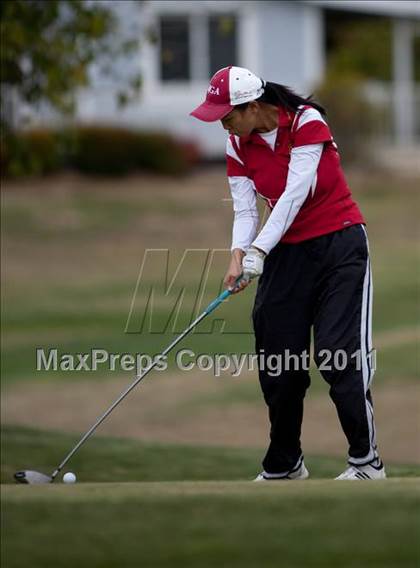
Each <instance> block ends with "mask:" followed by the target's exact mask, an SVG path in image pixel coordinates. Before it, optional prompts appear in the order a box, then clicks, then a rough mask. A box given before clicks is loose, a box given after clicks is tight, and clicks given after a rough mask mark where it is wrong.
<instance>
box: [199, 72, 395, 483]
mask: <svg viewBox="0 0 420 568" xmlns="http://www.w3.org/2000/svg"><path fill="white" fill-rule="evenodd" d="M191 114H192V115H193V116H194V117H196V118H198V119H200V120H203V121H205V122H214V121H217V120H220V121H221V123H222V125H223V128H225V129H226V130H227V131H228V132H229V137H228V140H227V151H226V154H227V175H228V179H229V185H230V190H231V193H232V198H233V209H234V223H233V231H232V232H233V236H232V259H231V262H230V265H229V268H228V270H227V274H226V277H225V285H226V287H230V288H234V291H235V293H236V292H239V291H241V290H243V289H244V288H245V287H246V286H247V285H248V284H249V282H250V280H251V279H252V278H255V277H258V276H259V277H260V278H259V282H258V289H257V294H256V298H255V305H254V310H253V324H254V331H255V338H256V352H257V354H260V357H259V361H260V363H259V378H260V383H261V388H262V391H263V393H264V398H265V401H266V403H267V405H268V410H269V418H270V423H271V430H270V444H269V447H268V450H267V453H266V455H265V457H264V460H263V463H262V465H263V468H264V469H263V471H262V473H260V474H259V475H258V477H257V478H256V481H266V480H281V479H306V478H307V477H308V475H309V473H308V470H307V469H306V467H305V464H304V461H303V454H302V449H301V444H300V435H301V425H302V417H303V399H304V396H305V392H306V389H307V388H308V387H309V384H310V378H309V372H308V357H309V348H310V333H311V327H313V333H314V358H315V362H316V364H317V365H318V368H319V370H320V372H321V373H322V376H323V377H324V379H325V380H326V381H327V382H328V384H329V385H330V391H329V392H330V396H331V398H332V400H333V401H334V404H335V406H336V408H337V413H338V417H339V420H340V423H341V426H342V428H343V431H344V434H345V435H346V438H347V440H348V443H349V452H348V467H347V469H346V470H345V471H344V472H343V473H342V474H341V475H339V476H338V477H337V478H336V479H351V480H357V479H383V478H385V477H386V476H385V468H384V466H383V463H382V461H381V460H380V458H379V455H378V450H377V445H376V439H375V425H374V419H373V406H372V397H371V393H370V383H371V380H372V377H373V373H374V368H373V362H374V361H373V358H372V337H371V326H372V315H371V314H372V280H371V270H370V261H369V248H368V241H367V234H366V230H365V226H364V219H363V217H362V214H361V213H360V210H359V208H358V206H357V204H356V203H355V202H354V200H353V199H352V196H351V193H350V190H349V188H348V186H347V183H346V180H345V178H344V175H343V172H342V169H341V166H340V158H339V154H338V151H337V146H336V144H335V143H334V140H333V138H332V135H331V132H330V130H329V128H328V125H327V123H326V121H325V114H326V113H325V110H324V109H323V108H322V107H321V106H320V105H319V104H317V103H315V102H314V101H313V100H312V98H311V97H309V98H307V99H305V98H302V97H300V96H299V95H297V94H295V93H294V92H293V91H291V90H290V89H289V88H287V87H285V86H283V85H279V84H277V83H270V82H265V81H263V80H262V79H260V78H258V77H256V76H255V75H254V74H253V73H252V72H251V71H249V70H248V69H244V68H241V67H232V66H231V67H226V68H224V69H221V70H220V71H218V72H217V73H216V74H215V75H214V76H213V77H212V79H211V82H210V86H209V88H208V91H207V96H206V100H205V101H204V102H203V103H202V104H201V105H200V106H198V107H197V108H196V109H195V110H194V111H193V112H192V113H191ZM257 195H259V196H260V197H262V198H263V199H264V200H265V201H266V203H267V205H268V207H269V209H270V210H271V212H270V215H269V217H268V219H267V221H266V222H265V224H264V226H263V228H262V229H261V230H260V232H259V234H258V235H257V229H258V224H259V218H258V211H257V206H256V198H257ZM241 275H242V278H241V280H240V281H239V284H235V282H236V281H237V279H238V277H240V276H241ZM274 363H276V364H274ZM325 436H326V437H328V432H325Z"/></svg>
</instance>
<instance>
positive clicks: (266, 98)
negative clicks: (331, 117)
mask: <svg viewBox="0 0 420 568" xmlns="http://www.w3.org/2000/svg"><path fill="white" fill-rule="evenodd" d="M312 97H313V95H310V96H309V97H306V98H305V97H302V96H300V95H298V94H297V93H295V92H294V91H293V90H292V89H290V88H289V87H286V85H279V84H278V83H270V82H269V81H267V82H266V83H265V84H264V92H263V94H262V95H261V96H260V97H259V98H258V99H256V101H257V102H260V103H267V104H270V105H275V106H283V107H285V108H287V109H289V110H291V111H293V112H296V111H297V110H298V107H299V106H300V105H309V106H311V107H313V108H315V109H316V110H317V111H319V112H320V113H321V114H322V115H323V116H326V115H327V111H326V110H325V108H324V107H323V106H321V105H320V104H319V103H317V102H316V101H314V100H313V99H312ZM248 104H249V103H242V104H240V105H235V108H238V109H240V110H243V109H245V108H246V107H247V106H248Z"/></svg>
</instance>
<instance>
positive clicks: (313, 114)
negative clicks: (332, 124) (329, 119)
mask: <svg viewBox="0 0 420 568" xmlns="http://www.w3.org/2000/svg"><path fill="white" fill-rule="evenodd" d="M314 120H317V121H319V122H323V123H324V124H327V123H326V121H325V120H324V118H323V116H322V114H321V113H320V112H319V111H318V110H316V108H313V107H312V108H308V109H306V110H305V111H303V113H302V114H301V115H300V116H299V120H298V125H297V128H296V130H299V128H302V126H303V125H304V124H307V123H308V122H312V121H314Z"/></svg>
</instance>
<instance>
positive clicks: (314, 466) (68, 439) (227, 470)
mask: <svg viewBox="0 0 420 568" xmlns="http://www.w3.org/2000/svg"><path fill="white" fill-rule="evenodd" d="M79 437H80V435H77V434H74V435H71V434H67V433H66V434H64V433H56V432H50V431H42V430H33V429H29V428H22V427H15V426H5V427H4V428H3V429H2V454H3V458H2V466H1V481H2V483H10V482H13V473H14V472H15V471H16V470H19V469H35V470H39V471H44V472H46V473H48V472H49V471H51V470H52V469H54V467H55V466H56V465H57V463H59V462H60V461H61V460H62V459H63V457H64V456H65V455H66V454H67V453H68V452H69V451H70V449H71V448H72V447H73V446H74V445H75V443H76V442H77V440H78V439H79ZM263 455H264V451H263V449H258V448H255V449H245V448H244V449H242V448H229V447H205V446H191V445H176V444H173V445H167V444H151V443H147V444H144V443H140V442H137V441H133V440H125V439H120V438H108V437H102V436H98V437H93V438H92V439H90V440H89V441H88V442H86V445H85V446H83V447H82V448H81V449H80V451H79V452H78V453H77V454H76V455H75V456H74V458H72V460H71V462H70V463H69V465H68V466H67V470H70V471H75V472H76V474H77V476H78V479H79V480H80V481H82V482H98V481H100V482H110V481H120V482H123V481H182V480H193V481H196V480H232V479H235V480H238V479H239V480H240V479H242V480H247V479H252V478H253V477H254V476H255V474H256V472H258V469H259V467H260V462H261V459H262V457H263ZM306 462H307V466H308V468H309V469H310V471H311V476H312V477H314V478H330V479H331V478H332V477H334V476H335V475H337V474H338V473H340V472H341V470H342V469H343V468H344V466H345V462H344V460H343V459H338V458H332V457H328V458H327V457H319V456H307V458H306ZM387 469H388V474H389V475H390V476H391V477H401V476H407V477H412V476H420V466H415V465H400V464H398V465H396V464H395V465H393V464H390V465H388V464H387Z"/></svg>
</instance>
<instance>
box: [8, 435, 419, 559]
mask: <svg viewBox="0 0 420 568" xmlns="http://www.w3.org/2000/svg"><path fill="white" fill-rule="evenodd" d="M2 435H3V440H2V448H3V464H2V480H3V481H4V482H6V483H8V482H10V481H11V474H12V472H13V471H14V470H15V469H18V468H22V467H31V468H34V469H40V470H41V471H45V472H49V471H51V469H52V468H53V467H54V466H55V464H56V463H57V461H59V460H60V459H61V458H62V456H63V455H64V454H65V453H66V452H67V451H68V450H69V448H70V447H71V446H72V445H73V443H74V442H75V439H76V438H75V437H73V436H72V435H69V434H57V433H51V432H45V431H36V430H30V429H24V428H14V427H7V428H5V429H4V431H3V434H2ZM260 458H261V451H260V450H249V449H229V448H204V447H194V446H176V445H173V446H168V445H152V444H141V443H138V442H135V441H127V440H121V439H113V438H99V437H98V438H93V439H92V440H90V441H89V442H88V443H87V445H86V446H85V447H84V448H83V449H82V450H81V451H80V453H79V454H78V455H76V456H75V457H74V459H73V460H72V462H71V464H70V466H69V468H68V469H71V470H73V471H76V473H77V475H78V479H79V481H80V482H81V483H77V484H76V485H71V486H65V485H63V484H61V483H55V484H54V485H52V486H50V485H48V486H17V485H10V484H9V485H2V504H3V515H2V543H3V546H2V566H4V567H5V568H21V567H22V566H30V567H31V568H48V567H50V566H54V567H57V568H74V566H79V567H81V568H83V567H86V568H87V567H89V568H108V567H110V568H111V567H112V568H114V567H118V568H125V567H137V566H139V567H143V566H144V567H146V568H149V567H156V568H157V567H167V568H177V567H179V568H181V567H182V568H188V567H191V568H192V567H194V568H195V567H198V566H199V567H200V568H213V567H215V566H226V567H229V568H231V567H232V568H235V567H241V568H255V567H256V566H263V567H264V568H270V567H273V568H274V567H278V566H286V567H287V568H306V567H308V568H315V567H316V568H328V567H331V568H332V567H334V568H335V567H336V566H340V567H342V568H359V567H363V568H364V567H370V568H387V567H389V568H396V567H397V566H398V567H399V568H403V567H406V568H413V567H414V566H415V565H416V562H418V560H419V548H418V544H417V542H418V541H417V536H416V535H417V532H418V529H419V516H418V507H419V488H420V485H419V479H418V478H419V475H420V468H419V467H416V466H394V467H393V466H389V467H388V472H389V473H390V475H391V479H389V480H388V481H386V482H377V483H351V482H347V483H345V482H343V483H339V482H334V481H332V480H331V477H332V476H334V475H335V474H337V472H339V471H340V470H341V469H342V467H343V465H344V464H343V462H342V460H337V459H333V458H321V457H313V456H308V457H307V459H306V461H307V465H308V467H309V468H310V470H311V473H312V476H313V478H315V479H313V480H309V481H305V482H274V483H267V484H256V483H255V484H253V483H251V482H250V481H248V480H250V479H252V477H253V476H254V475H255V473H256V472H257V471H258V462H259V460H260ZM392 477H393V478H392ZM317 478H318V479H317ZM322 478H324V479H322ZM325 478H329V479H325Z"/></svg>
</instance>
